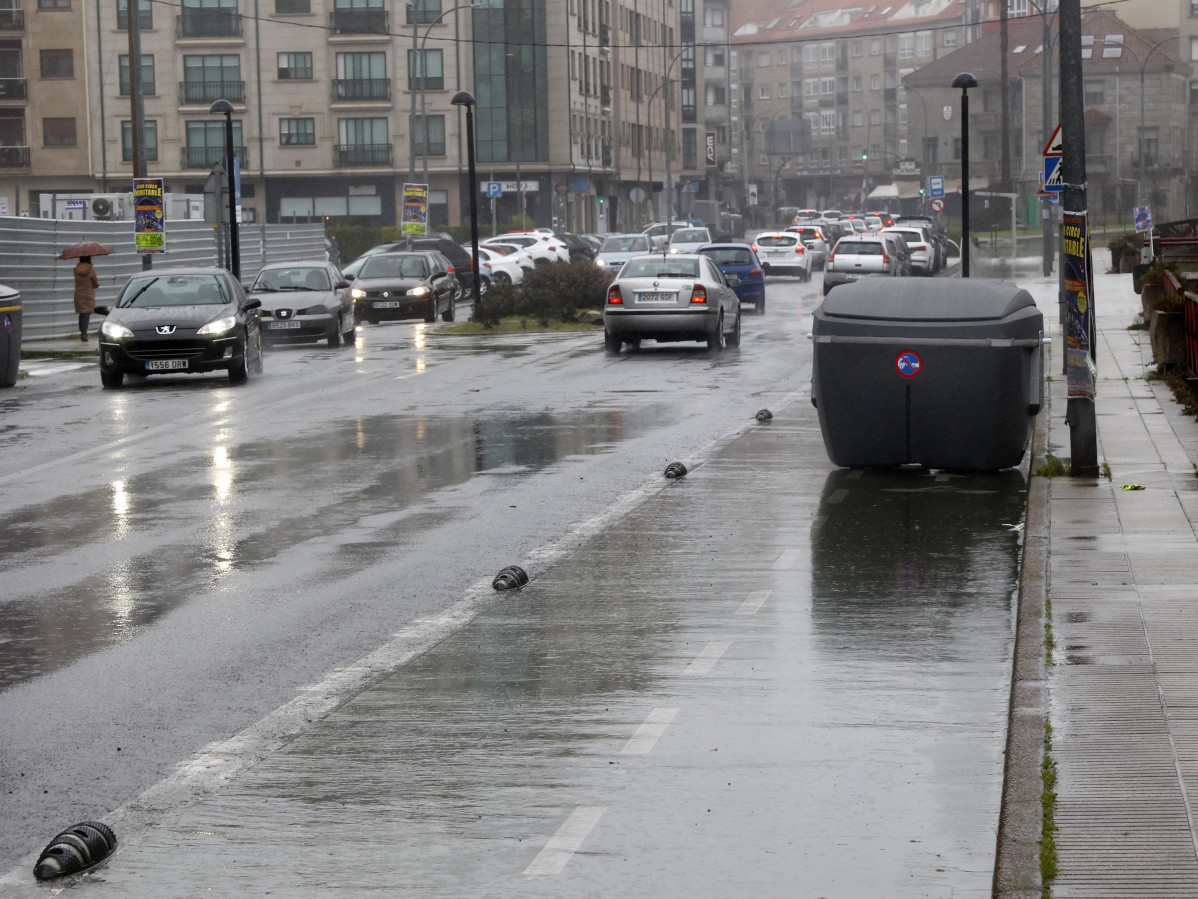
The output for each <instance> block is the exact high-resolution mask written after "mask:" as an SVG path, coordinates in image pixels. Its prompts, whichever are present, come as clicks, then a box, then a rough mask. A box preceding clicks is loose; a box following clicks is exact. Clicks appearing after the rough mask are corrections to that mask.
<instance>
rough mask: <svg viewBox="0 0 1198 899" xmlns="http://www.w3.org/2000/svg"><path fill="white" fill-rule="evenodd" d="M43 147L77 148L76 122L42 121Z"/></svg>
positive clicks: (61, 120)
mask: <svg viewBox="0 0 1198 899" xmlns="http://www.w3.org/2000/svg"><path fill="white" fill-rule="evenodd" d="M42 145H43V146H46V147H73V146H75V145H76V141H75V120H74V119H42Z"/></svg>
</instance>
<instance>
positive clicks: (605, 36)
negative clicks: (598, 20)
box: [599, 25, 611, 47]
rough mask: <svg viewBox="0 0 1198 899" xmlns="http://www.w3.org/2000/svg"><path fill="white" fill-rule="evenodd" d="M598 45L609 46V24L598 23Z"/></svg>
mask: <svg viewBox="0 0 1198 899" xmlns="http://www.w3.org/2000/svg"><path fill="white" fill-rule="evenodd" d="M599 46H600V47H610V46H611V26H610V25H600V26H599Z"/></svg>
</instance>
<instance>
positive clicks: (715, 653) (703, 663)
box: [682, 641, 732, 676]
mask: <svg viewBox="0 0 1198 899" xmlns="http://www.w3.org/2000/svg"><path fill="white" fill-rule="evenodd" d="M731 645H732V644H731V643H730V642H728V641H722V642H713V643H708V644H707V645H706V646H704V647H703V651H702V652H700V653H699V654H698V655H697V656H695V659H694V661H692V662H691V663H690V664H689V665H687V666H686V670H685V671H683V672H682V673H683V674H686V675H691V676H698V675H703V674H708V673H710V672H711V669H712V668H713V667H714V666H715V663H716V662H718V661H719V660H720V657H721V656H723V654H724V653H726V652H727V651H728V647H729V646H731Z"/></svg>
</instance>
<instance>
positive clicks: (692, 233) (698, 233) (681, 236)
mask: <svg viewBox="0 0 1198 899" xmlns="http://www.w3.org/2000/svg"><path fill="white" fill-rule="evenodd" d="M709 240H711V235H710V234H708V233H707V231H706V230H705V229H702V228H682V229H679V230H678V231H675V232H674V236H673V237H671V238H670V243H699V242H700V241H702V242H703V243H707V241H709Z"/></svg>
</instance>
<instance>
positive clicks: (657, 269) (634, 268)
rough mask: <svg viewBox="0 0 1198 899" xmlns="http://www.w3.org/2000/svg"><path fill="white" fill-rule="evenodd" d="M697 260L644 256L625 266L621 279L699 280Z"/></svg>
mask: <svg viewBox="0 0 1198 899" xmlns="http://www.w3.org/2000/svg"><path fill="white" fill-rule="evenodd" d="M698 276H699V262H698V260H696V259H677V258H673V259H671V258H669V257H664V258H663V257H661V256H642V257H640V258H638V259H633V260H631V261H629V262H628V264H626V265H625V266H624V270H623V271H622V272H620V278H621V279H623V278H697V277H698Z"/></svg>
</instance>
